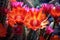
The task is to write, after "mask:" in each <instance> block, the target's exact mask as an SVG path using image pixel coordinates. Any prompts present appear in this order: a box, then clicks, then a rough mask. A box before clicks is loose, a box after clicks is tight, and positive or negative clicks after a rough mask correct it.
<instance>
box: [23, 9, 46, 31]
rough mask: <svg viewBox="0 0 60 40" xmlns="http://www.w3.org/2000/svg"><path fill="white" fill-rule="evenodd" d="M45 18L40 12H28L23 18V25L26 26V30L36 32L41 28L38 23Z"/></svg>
mask: <svg viewBox="0 0 60 40" xmlns="http://www.w3.org/2000/svg"><path fill="white" fill-rule="evenodd" d="M45 18H46V15H45V14H44V13H42V10H40V11H39V12H37V11H36V10H35V9H34V11H32V10H31V11H29V13H28V14H27V16H26V17H25V21H24V24H25V25H26V26H27V28H29V29H32V30H35V31H36V30H37V29H39V28H41V25H40V23H41V22H42V21H43V20H44V19H45Z"/></svg>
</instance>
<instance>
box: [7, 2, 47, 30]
mask: <svg viewBox="0 0 60 40" xmlns="http://www.w3.org/2000/svg"><path fill="white" fill-rule="evenodd" d="M21 3H22V2H16V3H13V4H12V6H13V8H12V10H11V11H9V12H8V13H7V18H8V24H9V25H11V26H12V27H14V24H16V23H20V22H22V23H24V25H26V26H27V28H29V29H33V30H37V29H38V28H41V25H40V24H41V22H42V21H43V20H44V19H46V15H45V13H43V11H42V8H41V9H36V8H29V7H26V6H22V5H20V4H21ZM16 4H17V5H16ZM22 4H23V3H22Z"/></svg>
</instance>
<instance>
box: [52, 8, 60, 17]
mask: <svg viewBox="0 0 60 40" xmlns="http://www.w3.org/2000/svg"><path fill="white" fill-rule="evenodd" d="M51 15H52V16H53V17H59V16H60V7H59V8H58V7H53V8H52V9H51Z"/></svg>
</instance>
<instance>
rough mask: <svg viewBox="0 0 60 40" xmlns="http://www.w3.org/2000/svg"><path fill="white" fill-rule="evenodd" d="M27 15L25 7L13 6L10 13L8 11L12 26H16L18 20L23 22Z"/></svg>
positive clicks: (9, 21)
mask: <svg viewBox="0 0 60 40" xmlns="http://www.w3.org/2000/svg"><path fill="white" fill-rule="evenodd" d="M24 17H25V10H24V8H20V7H17V8H13V9H12V10H11V11H10V12H9V13H7V18H8V23H9V24H10V25H11V26H14V24H16V22H23V20H24Z"/></svg>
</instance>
